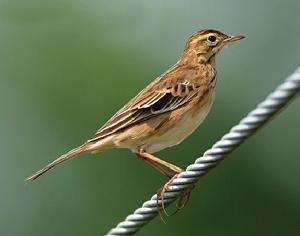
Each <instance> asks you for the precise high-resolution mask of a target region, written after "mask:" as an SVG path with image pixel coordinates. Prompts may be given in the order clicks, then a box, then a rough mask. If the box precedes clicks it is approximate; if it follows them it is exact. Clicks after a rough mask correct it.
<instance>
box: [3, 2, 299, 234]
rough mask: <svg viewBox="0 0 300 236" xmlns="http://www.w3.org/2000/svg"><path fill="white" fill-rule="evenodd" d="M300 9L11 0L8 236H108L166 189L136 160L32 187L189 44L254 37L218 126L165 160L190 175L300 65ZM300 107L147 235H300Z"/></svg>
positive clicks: (6, 37)
mask: <svg viewBox="0 0 300 236" xmlns="http://www.w3.org/2000/svg"><path fill="white" fill-rule="evenodd" d="M299 22H300V1H298V0H295V1H279V0H276V1H259V0H254V1H237V0H236V1H234V0H231V1H221V0H219V1H216V0H215V1H200V0H198V1H196V0H195V1H158V0H155V1H138V0H136V1H116V0H113V1H96V0H94V1H93V0H85V1H83V0H82V1H80V0H69V1H68V0H51V1H50V0H49V1H41V0H35V1H34V0H27V1H22V0H19V1H18V0H2V1H0V35H1V36H0V37H1V39H0V61H1V62H0V80H1V84H0V106H1V115H0V158H1V159H0V160H1V163H0V189H1V190H0V191H1V192H0V235H5V236H6V235H9V236H10V235H17V236H19V235H22V236H35V235H43V236H48V235H49V236H50V235H51V236H52V235H64V236H65V235H72V236H76V235H102V234H104V233H106V232H107V231H108V230H109V229H110V228H111V227H113V226H115V224H116V223H118V222H119V221H120V220H122V219H123V218H124V217H125V216H126V215H127V214H129V213H130V212H132V210H134V209H135V208H136V207H138V206H140V205H141V203H142V202H143V201H145V200H147V199H148V198H149V197H150V196H151V195H152V194H153V193H154V192H155V191H156V190H157V189H158V188H159V187H160V186H161V185H162V184H163V183H164V182H165V181H166V179H165V178H164V177H163V176H161V175H160V174H158V173H156V172H155V171H154V170H153V169H151V168H149V167H148V166H146V165H145V164H144V163H142V162H141V161H140V160H138V159H137V158H136V157H135V156H134V155H133V154H132V153H130V151H128V150H110V151H106V152H104V153H99V154H96V155H90V154H86V155H83V156H81V157H80V158H77V159H74V160H72V161H70V162H68V163H67V164H65V165H62V166H60V167H59V168H57V169H55V170H53V171H51V172H49V173H48V174H47V175H45V176H43V177H42V178H40V179H38V180H37V181H36V182H34V183H32V184H30V185H25V184H24V182H23V179H24V178H25V177H26V176H28V175H30V174H32V173H33V171H36V170H37V169H39V168H41V167H43V166H44V165H45V164H47V163H49V162H50V161H52V160H53V159H54V158H56V157H57V156H58V155H60V154H62V153H63V152H65V151H67V150H69V149H70V148H72V147H75V146H76V145H79V144H81V143H82V142H83V141H85V140H86V139H87V138H90V137H91V136H92V135H93V133H94V132H95V131H96V130H97V129H98V128H99V127H100V126H101V125H102V124H103V123H104V122H105V121H106V120H107V119H108V118H109V117H110V116H111V115H112V114H113V113H114V112H115V111H117V110H118V109H119V108H120V107H121V106H122V105H123V104H124V103H125V102H126V101H127V100H129V99H130V98H131V97H133V96H134V95H135V94H136V93H137V92H138V91H139V90H140V89H142V88H143V87H144V86H145V85H147V84H148V83H149V82H150V81H151V80H153V79H154V78H155V77H156V76H158V75H159V74H161V73H162V72H164V71H165V70H166V69H167V68H168V67H170V66H171V65H172V64H174V63H175V62H176V61H177V59H178V57H179V55H180V53H181V51H182V49H183V46H184V43H185V40H186V38H187V37H188V36H189V35H190V34H191V33H192V32H194V31H196V30H199V29H202V28H216V29H220V30H222V31H224V32H227V33H229V34H244V35H246V39H245V40H243V41H241V42H239V43H236V44H233V45H231V46H230V47H228V48H227V49H225V50H224V51H223V52H222V53H221V55H220V56H219V57H218V61H217V64H218V72H219V80H218V96H217V99H216V102H215V105H214V107H213V109H212V111H211V113H210V115H209V116H208V118H207V120H206V121H205V123H204V124H203V125H202V126H201V128H199V129H198V130H197V132H195V133H194V134H193V135H192V136H191V137H190V138H188V139H187V140H186V141H185V142H183V143H182V144H181V145H179V146H176V147H173V148H171V149H167V150H164V151H162V152H160V153H159V154H158V155H159V156H161V157H163V158H164V159H166V160H168V161H171V162H173V163H175V164H177V165H179V166H182V167H184V166H186V165H187V164H188V163H191V162H192V161H193V160H194V159H195V158H196V157H197V156H199V155H201V154H202V153H203V152H204V151H205V149H207V148H209V147H210V146H211V145H212V144H213V142H214V141H216V140H217V139H218V138H220V137H221V136H222V135H223V134H224V133H225V132H226V131H228V130H229V128H230V127H231V126H232V125H234V124H236V123H237V122H238V121H239V120H240V118H242V117H243V116H244V115H245V114H246V113H247V112H248V111H250V109H252V108H254V107H255V105H256V104H257V103H258V102H259V101H261V100H262V99H263V98H264V97H265V96H266V95H267V94H268V93H269V92H270V91H272V90H273V89H274V88H275V87H276V86H277V85H278V84H279V83H280V82H281V81H282V80H283V79H284V78H285V77H286V76H287V75H289V74H290V73H291V72H293V71H294V69H295V68H296V67H297V65H299V63H300V60H299V59H300V56H299V55H300V27H299ZM299 107H300V99H298V100H295V101H294V102H293V103H292V104H291V105H290V106H289V107H288V109H286V110H285V111H284V112H283V113H282V114H280V115H279V116H277V117H276V118H275V119H274V120H273V121H272V122H271V123H269V124H268V125H267V126H266V127H265V128H264V129H262V130H260V131H259V132H258V133H257V134H256V135H255V136H254V137H252V138H251V139H250V140H248V141H247V142H246V143H244V144H243V145H242V146H241V147H240V148H239V149H238V150H236V151H235V152H234V153H232V154H231V155H230V157H229V159H228V160H226V161H225V162H223V163H222V164H221V165H220V166H219V167H218V168H216V170H214V171H213V172H211V173H210V174H209V175H208V176H206V177H205V178H203V180H201V182H200V183H199V184H198V186H197V188H196V189H195V190H194V191H193V194H192V197H191V200H190V203H189V205H188V207H186V208H185V209H184V210H183V211H181V212H180V213H179V214H177V215H176V216H173V217H168V218H167V219H166V221H167V224H164V223H162V221H161V220H160V219H159V218H157V219H155V220H154V221H152V222H151V224H149V225H148V226H146V227H145V228H144V229H143V230H142V231H141V232H140V235H183V234H185V235H300V200H299V199H300V181H299V180H300V158H299V156H300V155H299V152H300V145H299V140H300V127H299V121H300V109H299Z"/></svg>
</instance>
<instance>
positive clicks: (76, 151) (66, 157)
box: [25, 144, 88, 183]
mask: <svg viewBox="0 0 300 236" xmlns="http://www.w3.org/2000/svg"><path fill="white" fill-rule="evenodd" d="M87 149H88V148H87V145H86V144H83V145H81V146H79V147H76V148H74V149H72V150H70V151H69V152H67V153H65V154H63V155H61V156H60V157H59V158H57V159H56V160H54V161H53V162H51V163H50V164H48V165H47V166H45V167H44V168H43V169H41V170H39V171H37V172H36V173H35V174H33V175H31V176H29V177H27V178H26V179H25V182H27V183H28V182H31V181H33V180H35V179H36V178H38V177H40V176H41V175H43V174H44V173H46V172H47V171H48V170H50V169H52V168H53V167H55V166H57V165H59V164H61V163H63V162H65V161H67V160H69V159H71V158H72V157H75V156H77V155H79V154H81V153H84V152H86V151H87Z"/></svg>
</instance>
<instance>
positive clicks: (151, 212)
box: [107, 67, 300, 235]
mask: <svg viewBox="0 0 300 236" xmlns="http://www.w3.org/2000/svg"><path fill="white" fill-rule="evenodd" d="M299 90H300V67H298V69H297V70H296V71H295V72H294V73H293V74H292V75H290V76H289V77H288V78H287V79H286V80H285V81H284V82H283V83H282V84H281V85H280V86H278V87H277V88H276V89H275V91H274V92H272V93H271V94H270V95H269V96H268V97H267V98H266V99H265V100H264V101H263V102H261V103H260V104H258V106H257V107H256V108H255V109H254V110H253V111H251V112H250V113H249V114H248V115H247V116H246V117H245V118H243V119H242V120H241V121H240V123H239V124H238V125H236V126H234V127H232V128H231V130H230V131H229V132H228V133H227V134H225V135H224V136H223V137H222V138H221V139H220V140H219V141H217V142H216V143H215V144H214V145H213V146H212V147H211V148H210V149H208V150H207V151H206V152H205V153H204V154H203V156H201V157H199V158H198V159H196V161H195V162H194V164H191V165H189V166H188V167H187V168H186V170H185V171H184V172H182V173H180V174H179V176H178V177H177V178H176V179H175V180H174V181H173V182H172V184H171V185H170V186H169V188H168V190H167V191H166V192H165V194H164V204H165V205H168V204H170V203H171V202H173V201H175V200H176V198H177V197H178V196H179V194H180V193H181V192H183V191H185V190H186V189H187V188H189V187H191V186H192V185H193V184H195V183H196V182H197V181H198V180H199V179H200V178H201V177H202V176H204V175H206V174H207V173H208V172H209V171H210V170H211V169H213V168H214V167H215V166H217V165H218V164H219V163H220V162H221V161H222V160H223V159H224V158H225V157H226V156H227V155H228V154H229V153H231V152H232V151H233V150H234V149H236V148H237V147H238V146H239V145H240V144H241V143H242V142H244V141H245V140H246V139H247V138H248V137H249V136H250V135H252V134H253V133H254V132H255V131H256V130H257V129H259V128H261V127H262V126H263V125H264V124H265V123H266V122H268V121H269V120H270V118H271V117H273V115H275V114H276V113H278V112H279V111H280V110H281V108H282V107H284V106H285V105H287V104H288V102H289V101H291V99H292V98H293V97H294V96H295V95H296V94H297V93H298V92H299ZM158 203H159V204H161V200H159V201H158ZM157 214H158V207H157V195H156V194H155V195H153V196H152V198H151V199H150V200H149V201H146V202H144V204H143V205H142V206H141V207H140V208H138V209H136V210H135V211H134V213H133V214H131V215H129V216H127V217H126V219H125V220H124V221H122V222H120V223H119V224H118V225H117V226H116V227H115V228H113V229H111V230H110V231H109V232H108V233H107V235H133V234H135V233H136V232H137V231H139V230H140V229H141V228H142V227H143V226H144V225H145V224H147V223H148V222H150V220H152V219H153V218H154V217H155V216H157Z"/></svg>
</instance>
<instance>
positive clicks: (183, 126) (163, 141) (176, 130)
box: [144, 98, 213, 153]
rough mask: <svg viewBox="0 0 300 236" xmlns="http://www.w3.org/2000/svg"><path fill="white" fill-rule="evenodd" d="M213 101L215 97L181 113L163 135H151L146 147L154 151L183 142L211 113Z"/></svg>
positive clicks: (147, 149)
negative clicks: (196, 107) (192, 109)
mask: <svg viewBox="0 0 300 236" xmlns="http://www.w3.org/2000/svg"><path fill="white" fill-rule="evenodd" d="M212 102H213V98H211V100H210V101H207V103H205V104H204V105H202V106H201V107H199V108H198V109H195V110H194V111H192V112H185V114H184V111H183V114H184V115H181V117H180V118H179V120H177V122H176V123H175V124H174V125H173V127H171V128H170V129H168V130H167V131H165V132H164V133H163V134H161V135H152V136H151V137H149V138H148V141H147V143H146V145H145V147H144V149H145V150H146V151H147V152H149V153H154V152H157V151H160V150H162V149H164V148H167V147H171V146H174V145H177V144H179V143H181V142H182V141H183V140H184V139H186V138H187V137H188V136H189V135H190V134H192V133H193V132H194V131H195V129H196V128H197V127H198V126H199V125H200V124H201V123H202V122H203V121H204V119H205V117H206V116H207V114H208V113H209V110H210V108H211V105H212Z"/></svg>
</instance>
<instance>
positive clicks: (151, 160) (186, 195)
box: [137, 149, 193, 215]
mask: <svg viewBox="0 0 300 236" xmlns="http://www.w3.org/2000/svg"><path fill="white" fill-rule="evenodd" d="M137 155H138V156H139V157H140V158H142V159H143V160H144V161H145V162H146V163H147V164H149V165H151V166H152V167H154V168H155V169H156V170H158V171H159V172H161V173H163V174H164V175H166V176H168V177H169V178H170V179H169V181H168V182H167V183H165V184H164V186H163V187H162V188H161V189H160V190H159V191H158V192H157V206H158V199H159V198H161V201H162V202H161V205H162V209H163V211H164V212H165V214H166V215H168V213H167V212H166V210H165V206H164V194H165V191H166V190H167V189H168V187H169V186H170V185H171V184H172V182H173V181H174V179H176V178H177V176H178V175H179V174H180V173H181V172H182V171H183V170H182V169H181V168H180V167H178V166H175V165H173V164H171V163H169V162H166V161H164V160H161V159H159V158H158V157H156V156H154V155H152V154H150V153H147V152H145V151H144V150H142V149H141V150H140V151H139V152H138V154H137ZM155 162H156V163H159V164H161V165H163V166H165V167H167V168H169V169H171V170H173V171H174V172H175V173H176V174H175V175H171V174H170V173H169V172H168V171H166V170H164V169H163V168H161V166H159V165H157V164H156V163H155ZM192 189H193V188H192ZM192 189H188V190H187V191H186V192H185V193H183V194H180V196H179V198H178V202H177V204H176V207H177V209H178V210H180V209H181V208H182V207H183V206H184V205H186V204H187V202H188V200H189V198H190V193H191V191H192ZM184 198H186V200H185V203H182V201H183V199H184ZM176 212H177V211H176Z"/></svg>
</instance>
